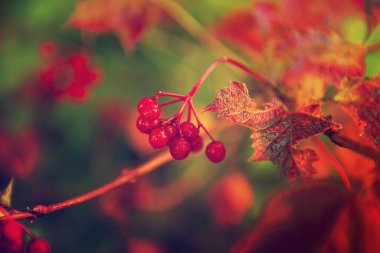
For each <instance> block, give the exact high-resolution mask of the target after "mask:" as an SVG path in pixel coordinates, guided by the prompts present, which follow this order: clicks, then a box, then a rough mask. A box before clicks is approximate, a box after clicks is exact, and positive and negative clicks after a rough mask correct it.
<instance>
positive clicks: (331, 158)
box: [313, 138, 352, 190]
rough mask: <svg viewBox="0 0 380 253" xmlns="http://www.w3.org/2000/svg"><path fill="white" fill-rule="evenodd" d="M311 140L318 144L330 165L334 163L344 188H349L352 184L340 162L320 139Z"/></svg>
mask: <svg viewBox="0 0 380 253" xmlns="http://www.w3.org/2000/svg"><path fill="white" fill-rule="evenodd" d="M313 140H314V143H315V144H316V145H317V146H318V148H319V150H320V151H321V152H322V153H323V155H324V156H325V157H326V158H327V159H328V160H329V161H330V162H331V164H332V165H334V167H335V169H336V171H337V172H338V174H339V176H340V177H341V179H342V181H343V183H344V185H345V186H346V188H347V189H349V190H351V189H352V186H351V183H350V180H349V179H348V176H347V173H346V170H345V169H344V168H343V166H342V164H341V163H340V162H339V161H338V160H337V159H336V158H335V156H334V155H333V154H331V152H330V150H329V149H328V148H327V147H326V146H325V144H324V143H323V142H322V141H321V140H320V139H318V138H315V139H313Z"/></svg>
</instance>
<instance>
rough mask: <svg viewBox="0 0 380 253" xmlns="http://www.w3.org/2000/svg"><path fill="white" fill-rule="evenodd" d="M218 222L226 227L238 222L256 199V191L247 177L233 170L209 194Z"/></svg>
mask: <svg viewBox="0 0 380 253" xmlns="http://www.w3.org/2000/svg"><path fill="white" fill-rule="evenodd" d="M209 201H210V206H211V210H212V212H213V214H214V217H215V221H216V223H217V224H218V225H219V226H220V227H222V228H224V227H229V226H233V225H236V224H238V223H239V222H241V221H242V219H243V218H244V215H245V214H246V213H247V211H248V210H249V208H251V207H252V204H253V201H254V193H253V190H252V187H251V185H250V183H249V181H248V180H247V178H246V177H245V176H244V175H243V174H241V173H239V172H231V173H228V174H226V175H224V176H223V177H222V178H220V179H219V180H218V181H217V182H216V184H215V185H214V186H213V187H212V188H211V190H210V194H209Z"/></svg>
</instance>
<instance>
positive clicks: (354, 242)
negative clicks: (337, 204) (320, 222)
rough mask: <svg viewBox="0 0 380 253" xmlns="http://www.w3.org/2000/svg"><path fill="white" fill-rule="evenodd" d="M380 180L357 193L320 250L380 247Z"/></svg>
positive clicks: (375, 249)
mask: <svg viewBox="0 0 380 253" xmlns="http://www.w3.org/2000/svg"><path fill="white" fill-rule="evenodd" d="M378 187H379V181H378V180H377V182H375V184H373V186H372V187H370V188H369V189H367V190H365V191H363V192H362V193H360V194H357V195H356V196H355V198H354V199H353V200H352V202H351V203H350V204H349V205H348V206H346V207H345V208H344V210H343V212H342V213H341V214H340V215H339V217H338V218H337V223H336V224H335V226H334V228H333V229H332V230H331V232H330V234H329V236H328V238H327V240H326V242H325V243H324V245H323V247H322V249H321V250H320V251H319V253H334V252H362V253H372V252H379V251H380V242H379V240H378V238H379V236H380V202H379V195H378V194H379V188H378Z"/></svg>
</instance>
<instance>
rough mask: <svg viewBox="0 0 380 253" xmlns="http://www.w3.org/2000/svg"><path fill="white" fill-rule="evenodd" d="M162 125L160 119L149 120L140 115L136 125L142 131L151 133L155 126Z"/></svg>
mask: <svg viewBox="0 0 380 253" xmlns="http://www.w3.org/2000/svg"><path fill="white" fill-rule="evenodd" d="M159 126H160V119H155V120H149V119H146V118H144V117H141V116H139V117H138V118H137V121H136V127H137V129H138V130H140V132H142V133H144V134H149V133H150V132H151V131H152V130H153V129H154V128H157V127H159Z"/></svg>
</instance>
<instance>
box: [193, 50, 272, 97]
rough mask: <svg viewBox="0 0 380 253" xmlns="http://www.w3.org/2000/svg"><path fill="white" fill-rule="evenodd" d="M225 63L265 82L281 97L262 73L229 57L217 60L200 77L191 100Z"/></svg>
mask: <svg viewBox="0 0 380 253" xmlns="http://www.w3.org/2000/svg"><path fill="white" fill-rule="evenodd" d="M223 63H229V64H231V65H233V66H235V67H237V68H239V69H241V70H243V71H245V72H247V73H248V74H250V75H251V76H253V77H254V78H256V79H257V80H259V81H261V82H263V83H264V84H266V85H268V86H269V87H270V89H271V90H272V92H274V93H275V94H276V95H279V91H278V90H277V88H276V86H275V85H274V84H273V83H272V82H271V81H270V80H269V79H268V78H267V77H265V76H263V75H261V74H260V73H258V72H256V71H254V70H253V69H251V68H250V67H248V66H246V65H245V64H243V63H241V62H239V61H237V60H234V59H231V58H229V57H223V58H220V59H217V60H215V61H214V62H213V63H211V64H210V65H209V66H208V67H207V68H206V70H205V71H204V72H203V73H202V75H201V76H200V77H199V79H198V81H197V82H196V83H195V85H194V87H193V88H192V89H191V90H190V92H189V93H188V95H189V96H190V98H192V97H194V95H195V94H196V93H197V91H198V90H199V88H200V86H201V85H202V84H203V82H204V81H205V80H206V78H207V77H208V76H209V75H210V73H211V72H212V71H213V70H214V69H215V68H216V67H217V66H219V65H220V64H223Z"/></svg>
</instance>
